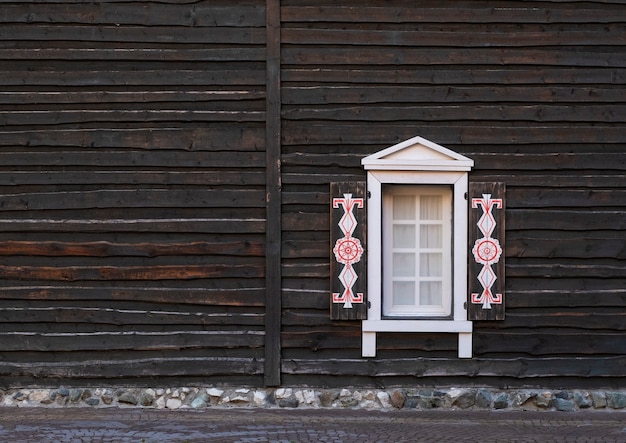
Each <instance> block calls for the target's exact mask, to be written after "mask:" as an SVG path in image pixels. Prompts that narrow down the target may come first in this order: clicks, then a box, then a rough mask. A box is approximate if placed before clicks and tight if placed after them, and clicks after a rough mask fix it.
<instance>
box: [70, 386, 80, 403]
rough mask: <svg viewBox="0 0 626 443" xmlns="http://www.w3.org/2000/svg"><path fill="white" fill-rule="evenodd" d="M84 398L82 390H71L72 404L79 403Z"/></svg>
mask: <svg viewBox="0 0 626 443" xmlns="http://www.w3.org/2000/svg"><path fill="white" fill-rule="evenodd" d="M82 396H83V391H82V389H72V390H70V395H69V397H70V402H71V403H78V402H79V401H80V398H81V397H82Z"/></svg>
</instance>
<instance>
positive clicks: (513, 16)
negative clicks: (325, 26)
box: [282, 2, 624, 24]
mask: <svg viewBox="0 0 626 443" xmlns="http://www.w3.org/2000/svg"><path fill="white" fill-rule="evenodd" d="M446 6H448V7H446ZM454 6H455V5H453V4H449V5H446V4H442V3H440V2H435V3H431V4H430V5H420V7H419V8H417V7H415V6H406V5H402V6H392V5H385V6H371V5H359V6H344V5H332V6H330V5H324V6H292V5H289V6H285V7H283V9H282V18H283V20H284V21H285V22H287V23H289V22H305V23H306V22H320V21H322V22H337V23H341V22H345V23H352V22H365V23H446V24H447V23H456V22H458V21H459V11H458V9H457V8H456V7H454ZM501 6H502V7H493V5H491V4H486V3H482V4H480V3H479V4H477V5H476V6H473V7H471V8H464V10H463V21H464V22H465V23H545V24H548V23H584V24H587V23H612V22H614V21H615V18H616V17H622V18H623V14H624V11H623V9H620V7H619V6H618V5H595V7H591V5H583V6H581V7H577V8H569V9H568V8H556V7H550V5H549V4H542V5H540V6H539V7H532V8H531V7H528V6H526V5H520V4H515V5H508V4H501ZM622 21H623V20H622Z"/></svg>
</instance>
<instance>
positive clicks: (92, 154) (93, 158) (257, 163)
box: [0, 149, 265, 168]
mask: <svg viewBox="0 0 626 443" xmlns="http://www.w3.org/2000/svg"><path fill="white" fill-rule="evenodd" d="M264 157H265V154H264V153H263V152H232V151H230V152H206V151H205V152H182V151H181V152H167V151H152V152H149V151H140V152H136V151H132V150H114V149H109V150H106V149H101V150H95V151H89V150H84V151H81V152H36V151H31V152H19V151H18V152H0V164H2V165H5V166H36V165H48V166H70V167H72V166H74V167H76V166H80V165H98V166H99V167H106V166H110V167H127V166H128V165H133V166H134V167H137V168H139V167H153V166H168V165H176V166H178V167H194V168H235V167H238V166H241V165H248V166H249V167H251V168H253V167H257V168H259V167H261V166H262V162H263V159H264Z"/></svg>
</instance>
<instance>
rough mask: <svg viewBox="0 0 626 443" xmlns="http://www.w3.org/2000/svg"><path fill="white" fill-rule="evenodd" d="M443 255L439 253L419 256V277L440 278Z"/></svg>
mask: <svg viewBox="0 0 626 443" xmlns="http://www.w3.org/2000/svg"><path fill="white" fill-rule="evenodd" d="M442 260H443V255H442V254H440V253H430V254H420V276H422V277H441V276H442V275H443V269H442V266H441V265H442Z"/></svg>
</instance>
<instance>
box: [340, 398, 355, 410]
mask: <svg viewBox="0 0 626 443" xmlns="http://www.w3.org/2000/svg"><path fill="white" fill-rule="evenodd" d="M358 405H359V401H358V400H357V399H356V398H354V397H342V398H340V399H339V406H341V407H343V408H354V407H355V406H358Z"/></svg>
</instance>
